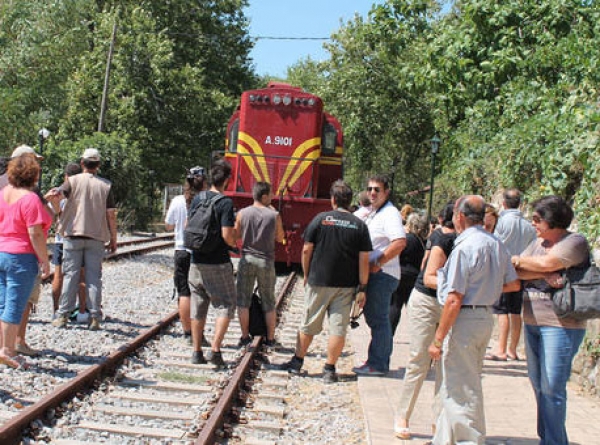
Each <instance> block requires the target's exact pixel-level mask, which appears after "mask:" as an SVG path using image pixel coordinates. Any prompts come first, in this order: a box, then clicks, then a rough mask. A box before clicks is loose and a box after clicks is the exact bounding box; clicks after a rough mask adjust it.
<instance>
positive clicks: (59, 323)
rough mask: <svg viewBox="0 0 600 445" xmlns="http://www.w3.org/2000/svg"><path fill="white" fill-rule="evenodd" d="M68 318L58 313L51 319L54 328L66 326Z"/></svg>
mask: <svg viewBox="0 0 600 445" xmlns="http://www.w3.org/2000/svg"><path fill="white" fill-rule="evenodd" d="M68 322H69V319H68V318H67V317H66V316H64V315H58V316H57V317H56V318H55V319H54V320H53V321H52V326H54V327H55V328H64V327H66V326H67V323H68Z"/></svg>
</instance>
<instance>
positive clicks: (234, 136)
mask: <svg viewBox="0 0 600 445" xmlns="http://www.w3.org/2000/svg"><path fill="white" fill-rule="evenodd" d="M239 130H240V120H239V119H236V120H235V121H234V122H233V124H231V128H230V129H229V146H228V149H229V152H230V153H235V152H237V144H238V133H239Z"/></svg>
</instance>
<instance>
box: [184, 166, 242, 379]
mask: <svg viewBox="0 0 600 445" xmlns="http://www.w3.org/2000/svg"><path fill="white" fill-rule="evenodd" d="M210 173H211V178H212V186H211V188H210V190H208V191H203V192H200V193H199V194H198V195H196V196H195V197H194V199H193V201H192V203H191V205H190V211H189V215H188V226H187V228H186V230H185V233H184V238H185V241H184V243H185V247H187V248H189V249H191V251H192V258H191V263H192V264H191V268H190V276H189V282H190V290H191V302H190V303H191V307H190V317H191V322H192V341H193V345H194V352H193V354H192V363H194V364H203V363H206V361H207V360H206V359H208V361H210V363H212V364H213V365H215V366H216V367H217V368H224V367H225V362H224V361H223V357H222V355H221V343H222V342H223V338H224V337H225V333H226V332H227V329H228V328H229V322H230V320H231V319H232V318H233V317H234V314H235V301H236V290H235V283H234V279H233V265H232V264H231V259H230V257H229V249H230V247H235V241H236V235H235V230H234V225H235V217H234V214H233V201H232V200H231V198H229V197H227V196H225V195H224V194H223V191H224V190H225V188H227V185H228V183H229V178H230V176H231V164H229V163H228V162H227V161H224V160H219V161H216V162H215V163H214V164H213V166H212V168H211V170H210ZM209 304H212V306H213V308H214V309H215V311H216V317H217V319H216V322H215V334H214V337H213V340H212V344H211V351H210V353H209V354H207V358H206V359H205V358H204V355H203V353H202V335H203V334H202V333H203V331H204V325H205V324H206V315H207V313H208V306H209Z"/></svg>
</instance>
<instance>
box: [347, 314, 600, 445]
mask: <svg viewBox="0 0 600 445" xmlns="http://www.w3.org/2000/svg"><path fill="white" fill-rule="evenodd" d="M408 338H409V334H408V328H407V323H406V318H405V314H404V313H403V314H402V320H401V321H400V326H399V332H397V333H396V337H395V339H394V353H393V355H392V361H391V367H390V369H391V372H390V373H389V374H388V375H387V376H385V377H359V379H358V387H359V392H360V398H361V402H362V405H363V409H364V412H365V418H366V424H367V428H368V433H367V438H368V443H369V444H370V445H395V444H398V445H402V444H405V445H419V444H422V443H424V442H426V441H428V440H430V439H431V425H432V423H435V419H433V416H432V414H431V401H432V398H433V373H430V375H429V376H428V377H427V379H426V381H425V383H424V385H423V388H422V390H421V394H420V396H419V399H418V401H417V404H416V406H415V410H414V413H413V416H412V419H411V422H410V424H411V432H412V433H413V439H412V440H410V441H409V440H407V441H403V440H400V439H396V438H395V437H394V432H393V422H394V416H395V410H396V406H397V404H398V400H399V399H400V391H401V389H402V378H403V376H404V366H405V362H406V359H407V356H408ZM492 338H494V336H493V337H492ZM369 340H370V337H369V331H368V328H367V327H366V324H365V322H364V319H362V318H361V320H360V327H359V328H357V329H355V330H352V331H351V332H350V341H351V344H352V346H353V348H354V351H355V353H356V356H355V357H356V364H358V365H360V364H362V363H363V362H364V361H365V358H366V352H367V347H368V343H369ZM493 341H494V340H492V342H493ZM483 391H484V401H485V416H486V421H487V442H486V443H487V444H494V445H500V444H504V445H534V444H538V443H539V441H538V438H537V434H536V408H535V398H534V395H533V391H532V389H531V386H530V384H529V380H528V378H527V367H526V364H525V362H524V361H522V362H492V361H486V362H485V363H484V375H483ZM567 407H568V408H567V432H568V433H569V439H570V443H571V444H573V445H593V444H598V443H600V400H597V399H593V398H591V397H589V396H583V395H581V394H578V393H577V391H576V389H575V387H574V386H570V387H569V394H568V405H567Z"/></svg>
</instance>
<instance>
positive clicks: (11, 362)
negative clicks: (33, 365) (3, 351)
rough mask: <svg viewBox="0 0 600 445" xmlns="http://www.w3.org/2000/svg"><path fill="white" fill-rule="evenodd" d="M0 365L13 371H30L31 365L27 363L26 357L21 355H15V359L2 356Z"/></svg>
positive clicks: (0, 356)
mask: <svg viewBox="0 0 600 445" xmlns="http://www.w3.org/2000/svg"><path fill="white" fill-rule="evenodd" d="M0 363H1V364H3V365H6V366H8V367H9V368H13V369H29V363H27V360H25V357H23V356H20V355H15V356H14V357H8V356H6V355H0Z"/></svg>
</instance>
